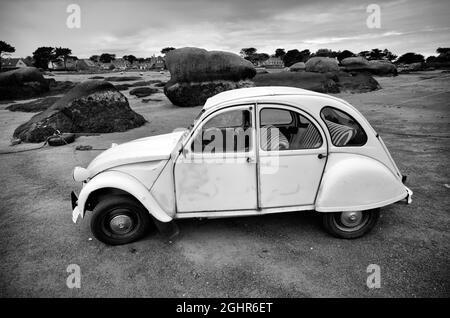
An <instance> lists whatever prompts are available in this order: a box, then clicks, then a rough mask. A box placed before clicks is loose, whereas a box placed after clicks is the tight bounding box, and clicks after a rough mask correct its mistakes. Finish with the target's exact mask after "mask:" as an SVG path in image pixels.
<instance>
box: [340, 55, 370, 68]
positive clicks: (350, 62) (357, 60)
mask: <svg viewBox="0 0 450 318" xmlns="http://www.w3.org/2000/svg"><path fill="white" fill-rule="evenodd" d="M341 65H342V66H343V67H345V70H346V71H358V70H368V69H369V61H368V60H366V59H365V58H364V57H362V56H353V57H347V58H345V59H343V60H342V61H341Z"/></svg>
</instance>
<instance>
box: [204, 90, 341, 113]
mask: <svg viewBox="0 0 450 318" xmlns="http://www.w3.org/2000/svg"><path fill="white" fill-rule="evenodd" d="M286 95H301V96H320V97H326V98H332V99H338V98H334V97H332V96H329V95H326V94H321V93H317V92H313V91H309V90H307V89H302V88H295V87H285V86H261V87H249V88H239V89H233V90H230V91H225V92H222V93H219V94H217V95H214V96H212V97H210V98H208V100H207V101H206V103H205V105H204V106H203V109H204V110H208V109H211V108H213V107H215V106H219V105H220V104H224V103H227V102H231V101H238V100H241V99H247V98H258V97H263V96H286Z"/></svg>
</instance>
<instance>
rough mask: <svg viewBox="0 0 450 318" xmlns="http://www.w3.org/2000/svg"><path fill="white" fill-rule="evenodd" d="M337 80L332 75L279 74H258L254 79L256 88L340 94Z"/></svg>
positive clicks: (309, 73) (313, 73)
mask: <svg viewBox="0 0 450 318" xmlns="http://www.w3.org/2000/svg"><path fill="white" fill-rule="evenodd" d="M336 80H337V79H336V78H335V76H333V74H332V73H327V74H321V73H315V72H279V73H270V74H258V75H257V76H255V78H254V79H253V81H254V83H255V85H256V86H290V87H298V88H304V89H308V90H311V91H315V92H319V93H339V86H338V83H337V81H336Z"/></svg>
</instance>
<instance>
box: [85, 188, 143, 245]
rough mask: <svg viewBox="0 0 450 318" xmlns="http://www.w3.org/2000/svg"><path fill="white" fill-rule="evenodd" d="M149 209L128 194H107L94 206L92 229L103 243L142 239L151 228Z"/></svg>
mask: <svg viewBox="0 0 450 318" xmlns="http://www.w3.org/2000/svg"><path fill="white" fill-rule="evenodd" d="M150 221H151V220H150V215H149V213H148V211H147V210H146V209H145V208H144V207H143V206H142V205H141V204H140V203H139V202H137V201H136V200H134V199H133V198H130V197H128V196H107V197H105V198H103V199H102V200H101V201H100V202H99V203H98V204H97V206H96V207H95V208H94V212H93V215H92V219H91V231H92V233H93V234H94V236H95V237H96V238H97V239H98V240H100V241H102V242H103V243H106V244H110V245H121V244H127V243H131V242H134V241H136V240H138V239H140V238H141V237H142V236H144V235H145V233H146V232H147V231H148V229H149V228H150Z"/></svg>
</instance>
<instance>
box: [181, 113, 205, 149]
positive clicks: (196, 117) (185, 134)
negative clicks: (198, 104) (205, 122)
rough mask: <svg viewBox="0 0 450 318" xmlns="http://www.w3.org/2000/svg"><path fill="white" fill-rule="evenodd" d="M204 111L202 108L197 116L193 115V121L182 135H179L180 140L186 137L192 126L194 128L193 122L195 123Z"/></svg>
mask: <svg viewBox="0 0 450 318" xmlns="http://www.w3.org/2000/svg"><path fill="white" fill-rule="evenodd" d="M204 112H205V110H204V109H202V110H201V111H200V112H199V113H198V115H197V116H195V118H194V121H193V122H192V124H191V125H190V126H189V127H188V128H187V130H186V131H185V132H184V134H183V136H182V137H181V139H180V140H181V141H184V140H185V139H186V137H187V136H188V135H189V134H190V132H191V131H192V128H194V126H195V124H197V122H198V120H199V119H200V117H201V116H202V114H203V113H204Z"/></svg>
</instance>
